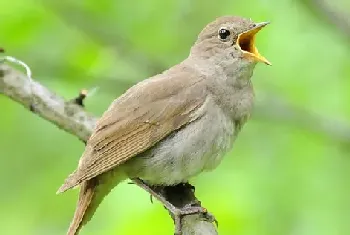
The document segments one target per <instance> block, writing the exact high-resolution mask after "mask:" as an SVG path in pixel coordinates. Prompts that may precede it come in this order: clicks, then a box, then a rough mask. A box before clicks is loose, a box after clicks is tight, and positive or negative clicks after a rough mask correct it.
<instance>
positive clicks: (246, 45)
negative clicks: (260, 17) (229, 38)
mask: <svg viewBox="0 0 350 235" xmlns="http://www.w3.org/2000/svg"><path fill="white" fill-rule="evenodd" d="M269 23H270V22H261V23H258V24H256V25H255V26H254V27H253V28H251V29H249V30H247V31H245V32H243V33H241V34H239V35H238V39H237V43H236V44H237V45H238V46H239V48H240V49H241V50H242V51H243V55H244V56H246V57H251V58H253V59H254V60H256V61H259V62H264V63H265V64H268V65H271V63H270V62H269V61H268V60H267V59H266V58H265V57H264V56H262V55H260V53H259V51H258V49H257V48H256V47H255V45H254V43H255V35H256V34H257V33H258V32H259V31H260V30H261V29H262V28H264V27H265V26H266V25H268V24H269Z"/></svg>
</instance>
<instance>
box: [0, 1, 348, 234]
mask: <svg viewBox="0 0 350 235" xmlns="http://www.w3.org/2000/svg"><path fill="white" fill-rule="evenodd" d="M72 2H73V3H72ZM303 2H304V1H300V2H299V1H292V0H290V1H272V0H270V1H268V0H265V1H263V0H251V1H232V0H230V1H228V0H218V1H204V0H201V1H200V0H193V1H187V0H169V1H160V0H147V1H146V0H145V1H122V0H118V1H111V0H99V1H91V0H90V1H53V0H51V1H49V0H42V1H38V0H12V1H1V3H0V15H1V22H0V32H1V34H0V42H1V45H0V46H1V47H4V48H5V49H6V50H7V52H8V54H9V55H12V56H15V57H17V58H19V59H21V60H23V61H26V62H27V64H29V65H30V66H31V68H32V70H33V76H34V78H35V79H36V80H38V81H40V82H42V83H43V84H45V85H46V86H48V87H49V88H51V89H53V90H55V91H56V92H57V93H58V94H61V95H63V96H65V97H66V98H72V97H74V96H76V95H77V93H78V92H79V90H80V89H81V88H92V87H95V86H99V87H100V89H99V91H98V93H97V94H96V95H94V96H93V97H92V98H89V99H88V100H87V102H86V106H87V110H88V111H89V112H92V113H95V114H96V115H100V114H101V113H102V112H103V111H104V110H105V109H106V108H107V107H108V105H109V103H110V102H111V101H112V100H113V99H114V98H115V97H117V96H119V95H120V94H122V92H123V91H125V90H126V89H127V88H128V87H129V86H131V85H132V84H134V83H136V82H137V81H140V80H142V79H145V78H147V77H148V76H151V75H153V74H154V73H156V72H159V71H160V70H162V69H164V68H167V67H169V66H171V65H173V64H175V63H177V62H179V61H181V60H182V59H183V58H184V57H186V56H187V54H188V52H189V48H190V47H191V45H192V43H193V42H194V40H195V38H196V36H197V34H198V32H199V31H200V30H201V29H202V27H203V26H204V25H205V24H206V23H208V22H209V21H212V20H213V19H214V18H215V17H217V16H221V15H227V14H234V15H242V16H246V17H251V18H252V19H254V20H255V21H266V20H270V21H271V22H272V24H271V25H269V26H268V27H267V28H266V29H264V30H263V31H262V32H261V33H259V36H258V41H257V46H258V47H259V50H260V52H262V54H263V55H264V56H266V57H267V58H268V59H269V60H270V61H271V62H272V63H273V66H272V67H268V66H264V65H259V66H258V67H257V69H256V71H255V75H254V78H253V80H254V83H255V89H256V93H257V94H256V96H257V100H258V102H259V100H261V99H262V97H263V96H265V95H267V94H268V95H273V97H278V98H277V99H283V100H287V101H288V102H289V103H291V104H293V105H295V106H298V107H300V108H303V109H305V110H307V111H308V112H315V113H317V114H318V115H325V116H327V117H328V118H329V120H330V122H329V123H327V125H331V126H332V125H333V122H332V121H331V120H333V119H334V120H337V119H342V120H349V119H350V106H349V103H350V94H349V92H348V88H349V87H350V80H349V79H348V78H349V77H350V59H349V40H348V39H349V38H346V36H345V35H346V34H345V33H344V32H341V31H338V30H337V28H336V27H334V26H333V25H331V24H329V23H328V21H327V20H325V19H324V17H318V16H316V15H315V12H314V11H310V7H306V6H310V5H307V4H304V3H303ZM342 4H343V5H342ZM337 6H344V7H343V9H342V10H343V11H346V10H347V12H350V8H349V6H350V5H349V3H348V2H347V1H339V3H338V4H337ZM349 14H350V13H349ZM349 14H348V15H349ZM0 107H1V115H0V162H1V163H0V183H1V187H0V208H1V210H0V221H1V222H0V233H1V234H6V235H15V234H16V235H17V234H25V235H40V234H43V235H44V234H45V235H47V234H50V235H55V234H57V235H58V234H64V233H65V231H66V229H67V227H68V225H69V221H70V219H71V217H72V215H73V212H74V208H75V201H76V198H77V191H76V190H75V191H70V192H67V193H66V194H64V195H60V196H56V195H55V192H56V190H57V188H58V187H59V186H60V184H61V183H62V182H63V179H64V178H65V177H66V176H67V175H68V174H69V173H70V172H71V171H73V170H74V169H75V167H76V165H77V162H78V159H79V157H80V154H81V152H82V151H83V148H84V146H83V144H82V143H81V142H79V141H78V140H77V139H76V138H75V137H73V136H71V135H69V134H67V133H65V132H63V131H61V130H59V129H57V128H56V127H55V126H53V125H52V124H50V123H48V122H47V121H45V120H42V119H40V118H39V117H37V116H36V115H34V114H32V113H30V112H28V111H26V110H25V109H24V108H22V107H21V106H20V105H18V104H16V103H14V102H13V101H11V100H9V99H8V98H7V97H4V96H0ZM275 112H278V110H276V111H275ZM306 114H307V113H305V115H306ZM287 117H288V115H287ZM302 121H303V120H299V122H302ZM307 126H308V125H307V124H305V123H298V121H296V123H294V124H293V125H292V124H291V123H290V122H287V121H285V122H283V121H280V122H276V121H274V120H266V119H264V120H261V119H259V118H258V117H253V119H252V120H251V121H250V122H249V123H248V124H247V125H246V126H245V128H244V130H243V132H242V133H241V135H240V137H239V138H238V140H237V142H236V144H235V149H234V150H233V151H232V152H231V153H229V154H228V156H227V157H226V158H225V160H224V162H223V163H222V164H221V165H220V167H219V168H218V169H217V170H215V171H213V172H211V173H206V174H202V175H201V176H199V177H197V178H196V179H194V180H193V181H192V183H194V184H195V185H196V188H197V196H198V197H199V198H200V199H201V200H202V203H203V204H204V205H205V206H206V207H207V208H208V209H209V210H210V211H211V212H212V213H214V214H215V215H216V218H217V219H218V220H219V222H220V227H219V232H220V234H221V235H232V234H240V235H265V234H266V235H282V234H283V235H287V234H298V235H346V234H349V231H350V224H349V220H350V201H349V198H350V187H349V185H350V170H349V169H350V158H349V148H348V146H347V145H346V144H344V143H342V144H340V143H337V142H336V141H334V140H332V139H330V138H328V136H326V135H324V134H322V133H314V132H312V131H310V130H309V129H308V128H307ZM172 229H173V224H172V221H171V220H170V219H169V218H168V215H167V213H166V211H165V210H164V209H163V208H162V206H161V205H159V203H157V202H156V203H154V204H151V203H150V202H149V196H148V195H147V194H146V193H145V192H143V191H142V190H141V189H139V188H137V187H136V186H133V185H128V184H126V183H124V184H122V185H121V186H120V187H118V188H116V189H115V190H114V191H113V192H112V193H111V194H110V196H109V197H107V198H106V200H105V201H104V202H103V204H102V205H101V207H100V209H99V210H98V212H97V213H96V215H95V217H94V219H93V220H92V221H91V223H90V224H88V225H87V226H86V227H85V229H84V230H83V231H82V234H86V235H89V234H91V235H92V234H128V235H129V234H130V235H131V234H143V235H146V234H150V235H151V234H152V235H153V234H171V232H172Z"/></svg>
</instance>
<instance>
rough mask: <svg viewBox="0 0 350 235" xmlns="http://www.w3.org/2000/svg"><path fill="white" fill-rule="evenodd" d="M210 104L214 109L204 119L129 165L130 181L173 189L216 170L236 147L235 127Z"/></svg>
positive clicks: (174, 134)
mask: <svg viewBox="0 0 350 235" xmlns="http://www.w3.org/2000/svg"><path fill="white" fill-rule="evenodd" d="M206 103H207V104H206V105H208V106H210V109H209V111H207V112H206V113H205V115H204V116H203V117H202V118H201V119H199V120H196V121H194V122H192V123H190V124H188V125H187V126H185V127H183V128H182V129H180V130H178V131H176V132H174V133H172V134H171V135H169V136H168V137H167V138H165V139H164V140H162V141H161V142H159V143H158V144H156V145H155V146H154V147H153V148H151V149H149V150H148V151H146V152H144V153H143V154H141V155H138V156H135V157H134V158H132V159H130V160H129V161H128V162H126V164H125V171H126V173H127V174H128V175H129V177H139V178H141V179H143V180H146V181H148V182H150V183H152V184H160V185H173V184H178V183H181V182H187V181H188V180H189V178H191V177H193V176H195V175H197V174H199V173H200V172H202V171H205V170H212V169H214V168H216V167H217V166H218V165H219V163H220V162H221V160H222V157H223V156H224V154H225V153H226V152H227V151H228V150H230V148H231V147H232V145H233V142H234V139H235V136H236V135H235V126H234V123H233V121H232V120H231V119H230V118H229V117H227V116H226V115H225V114H224V112H222V111H221V110H220V108H219V107H217V106H216V105H215V104H214V103H213V102H212V101H210V102H209V103H208V102H206ZM206 110H207V109H206Z"/></svg>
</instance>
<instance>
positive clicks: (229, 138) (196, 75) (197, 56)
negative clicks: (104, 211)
mask: <svg viewBox="0 0 350 235" xmlns="http://www.w3.org/2000/svg"><path fill="white" fill-rule="evenodd" d="M268 24H269V22H260V23H256V22H254V21H252V20H251V19H248V18H244V17H239V16H222V17H218V18H216V19H215V20H214V21H213V22H211V23H209V24H208V25H207V26H205V27H204V29H203V30H202V31H201V32H200V33H199V35H198V37H197V39H196V41H195V43H194V45H193V46H192V47H191V48H190V53H189V54H188V56H187V58H185V59H184V60H183V61H182V62H180V63H178V64H177V65H175V66H173V67H171V68H169V69H167V70H165V71H164V72H162V73H160V74H157V75H155V76H152V77H150V78H148V79H145V80H143V81H141V82H139V83H137V84H136V85H134V86H132V87H130V88H129V89H128V90H127V91H126V92H125V93H124V94H122V95H121V96H120V97H118V98H116V99H115V100H114V101H113V102H112V103H111V104H110V106H109V107H108V109H107V110H106V111H105V112H104V113H103V115H102V116H101V118H100V119H99V120H98V121H97V123H96V126H95V128H94V130H93V132H92V134H91V136H90V138H89V139H88V140H87V142H86V146H85V150H84V152H83V154H82V156H81V158H80V160H79V164H78V167H77V168H76V170H75V171H74V172H73V173H71V174H70V175H69V176H68V177H67V178H66V180H65V181H64V184H63V185H62V186H61V187H60V188H59V190H58V192H57V193H63V192H65V191H67V190H69V189H72V188H76V187H78V186H80V193H79V198H78V202H77V206H76V210H75V213H74V217H73V220H72V222H71V224H70V226H69V229H68V232H67V235H77V234H78V233H79V231H80V230H81V228H82V227H83V226H84V225H85V224H86V223H87V222H88V221H90V220H91V218H92V216H93V215H94V213H95V211H96V209H97V208H98V206H99V205H100V203H101V202H102V200H103V198H104V197H105V196H106V195H107V194H108V193H109V192H110V191H111V190H112V189H113V188H114V187H116V186H117V185H118V184H119V183H121V182H122V181H124V180H126V179H128V178H129V179H140V181H139V182H143V183H144V185H150V186H172V185H178V184H181V183H186V182H188V181H189V180H190V179H191V178H192V177H194V176H197V175H198V174H200V173H202V172H205V171H211V170H213V169H215V168H216V167H217V166H218V165H219V164H220V162H221V160H222V159H223V157H224V156H225V153H227V152H228V151H229V150H230V149H231V148H232V147H233V144H234V141H235V140H236V138H237V135H238V134H239V133H240V131H241V129H242V127H243V126H244V124H245V123H246V121H247V120H248V119H249V117H250V114H251V112H252V109H253V105H254V96H255V95H254V90H253V85H252V81H251V77H252V75H253V70H254V68H255V66H256V64H258V63H259V62H262V63H265V64H267V65H271V63H270V62H269V61H268V60H267V59H266V58H265V57H263V56H262V55H261V54H260V53H259V51H258V49H257V47H256V46H255V39H256V34H257V33H258V32H259V31H260V30H261V29H262V28H264V27H265V26H266V25H268ZM158 198H159V197H158ZM160 199H162V198H160ZM163 202H164V203H166V202H165V201H164V200H163ZM167 205H168V204H165V206H166V207H167ZM168 206H169V207H171V205H168ZM170 209H171V208H170ZM183 213H184V214H186V211H184V212H183ZM189 213H190V212H189ZM177 232H178V233H180V231H177ZM175 233H176V231H175Z"/></svg>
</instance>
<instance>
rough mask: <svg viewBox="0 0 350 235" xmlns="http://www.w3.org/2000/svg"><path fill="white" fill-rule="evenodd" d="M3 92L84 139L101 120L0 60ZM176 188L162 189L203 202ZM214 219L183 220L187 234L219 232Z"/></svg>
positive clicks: (186, 201)
mask: <svg viewBox="0 0 350 235" xmlns="http://www.w3.org/2000/svg"><path fill="white" fill-rule="evenodd" d="M0 94H4V95H5V96H8V97H10V98H11V99H12V100H14V101H16V102H18V103H20V104H22V105H23V106H24V107H25V108H26V109H28V110H30V111H32V112H34V113H36V114H37V115H38V116H40V117H42V118H43V119H46V120H48V121H50V122H51V123H53V124H55V125H56V126H57V127H59V128H60V129H63V130H65V131H67V132H68V133H70V134H72V135H75V136H77V137H78V138H79V139H80V140H82V141H84V142H86V141H87V139H88V138H89V136H90V134H91V132H92V130H93V128H94V126H95V123H96V120H97V118H96V117H93V116H92V115H90V114H88V113H87V112H86V111H85V110H84V109H83V108H82V107H81V106H80V105H78V104H75V103H76V102H75V99H73V100H72V101H65V100H64V98H62V97H60V96H58V95H56V94H55V93H54V92H52V91H50V90H49V89H48V88H46V87H44V86H43V85H41V84H40V83H38V82H35V81H33V80H32V79H29V78H28V77H27V76H26V75H24V74H23V73H21V72H18V71H16V70H15V69H13V68H12V67H10V66H7V65H5V64H0ZM172 188H173V187H168V189H167V190H161V191H158V192H159V193H161V194H162V196H164V197H165V198H167V200H168V201H169V202H170V203H171V204H173V205H175V206H176V207H177V208H179V209H181V208H183V207H185V206H186V205H190V204H198V203H199V201H198V200H197V198H196V197H195V195H194V192H193V190H191V189H190V188H188V187H181V189H180V190H179V189H178V190H170V191H169V189H172ZM212 222H213V217H212V216H210V215H209V214H208V215H203V214H194V215H186V216H184V218H183V223H182V231H183V234H184V235H216V234H217V231H216V228H215V226H214V224H213V223H212Z"/></svg>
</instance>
